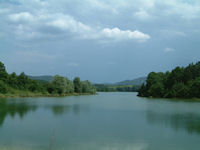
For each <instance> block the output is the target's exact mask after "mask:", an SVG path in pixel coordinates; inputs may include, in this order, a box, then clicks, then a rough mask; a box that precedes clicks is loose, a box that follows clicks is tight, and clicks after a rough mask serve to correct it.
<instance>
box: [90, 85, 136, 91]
mask: <svg viewBox="0 0 200 150" xmlns="http://www.w3.org/2000/svg"><path fill="white" fill-rule="evenodd" d="M94 86H95V87H96V90H97V91H98V92H137V91H138V89H139V86H134V85H105V84H95V85H94Z"/></svg>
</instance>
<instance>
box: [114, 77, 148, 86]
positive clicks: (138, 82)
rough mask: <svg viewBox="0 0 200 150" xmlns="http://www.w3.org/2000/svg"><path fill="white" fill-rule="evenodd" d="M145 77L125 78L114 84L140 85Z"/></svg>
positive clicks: (144, 80)
mask: <svg viewBox="0 0 200 150" xmlns="http://www.w3.org/2000/svg"><path fill="white" fill-rule="evenodd" d="M146 79H147V77H140V78H136V79H133V80H125V81H121V82H117V83H115V84H114V85H137V86H141V85H142V84H143V83H145V82H146Z"/></svg>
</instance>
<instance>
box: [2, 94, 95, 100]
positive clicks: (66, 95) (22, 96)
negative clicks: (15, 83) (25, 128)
mask: <svg viewBox="0 0 200 150" xmlns="http://www.w3.org/2000/svg"><path fill="white" fill-rule="evenodd" d="M96 94H97V93H71V94H62V95H60V94H42V93H23V94H0V99H2V98H31V97H68V96H82V95H96Z"/></svg>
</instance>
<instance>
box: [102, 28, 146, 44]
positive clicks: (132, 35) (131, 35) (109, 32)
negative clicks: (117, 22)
mask: <svg viewBox="0 0 200 150" xmlns="http://www.w3.org/2000/svg"><path fill="white" fill-rule="evenodd" d="M101 32H102V34H103V35H104V36H105V37H107V38H111V39H115V40H137V41H146V40H148V39H150V36H149V35H148V34H144V33H142V32H140V31H138V30H135V31H131V30H120V29H119V28H112V29H110V28H105V29H103V30H102V31H101Z"/></svg>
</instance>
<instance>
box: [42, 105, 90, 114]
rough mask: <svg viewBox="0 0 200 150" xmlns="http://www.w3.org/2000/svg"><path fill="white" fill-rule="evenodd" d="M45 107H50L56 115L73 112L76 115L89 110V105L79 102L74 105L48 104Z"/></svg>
mask: <svg viewBox="0 0 200 150" xmlns="http://www.w3.org/2000/svg"><path fill="white" fill-rule="evenodd" d="M45 108H47V109H50V110H51V111H52V112H53V114H54V115H55V116H62V115H65V114H69V113H73V114H74V115H78V114H79V113H80V112H81V113H83V112H88V111H89V107H87V106H82V105H79V104H73V105H70V104H68V105H66V104H64V105H59V104H54V105H46V106H45Z"/></svg>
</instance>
